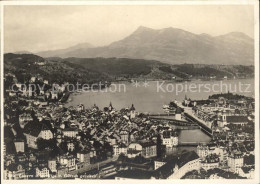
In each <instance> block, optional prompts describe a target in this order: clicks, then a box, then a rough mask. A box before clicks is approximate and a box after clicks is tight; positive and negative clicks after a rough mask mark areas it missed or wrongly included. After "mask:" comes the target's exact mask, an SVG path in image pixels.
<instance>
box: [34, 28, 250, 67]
mask: <svg viewBox="0 0 260 184" xmlns="http://www.w3.org/2000/svg"><path fill="white" fill-rule="evenodd" d="M50 53H51V54H50ZM37 55H40V56H42V57H53V56H58V57H62V58H66V57H78V58H95V57H104V58H111V57H117V58H131V59H148V60H158V61H161V62H164V63H168V64H182V63H190V64H231V65H253V64H254V40H253V39H252V38H250V37H249V36H247V35H246V34H244V33H240V32H231V33H228V34H225V35H221V36H215V37H214V36H211V35H208V34H205V33H203V34H194V33H191V32H188V31H185V30H182V29H177V28H172V27H169V28H164V29H158V30H157V29H151V28H147V27H143V26H140V27H139V28H138V29H137V30H136V31H134V32H133V33H132V34H131V35H129V36H127V37H126V38H124V39H122V40H119V41H116V42H113V43H111V44H110V45H108V46H104V47H85V48H83V47H79V48H73V47H72V48H67V49H65V50H62V52H60V51H49V52H40V53H37Z"/></svg>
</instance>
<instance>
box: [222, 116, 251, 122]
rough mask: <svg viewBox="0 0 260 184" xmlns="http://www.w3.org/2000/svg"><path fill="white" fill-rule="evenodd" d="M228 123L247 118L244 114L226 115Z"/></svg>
mask: <svg viewBox="0 0 260 184" xmlns="http://www.w3.org/2000/svg"><path fill="white" fill-rule="evenodd" d="M227 122H228V123H240V122H241V123H242V122H248V118H247V117H246V116H227Z"/></svg>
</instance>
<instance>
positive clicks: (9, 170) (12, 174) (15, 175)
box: [4, 163, 25, 180]
mask: <svg viewBox="0 0 260 184" xmlns="http://www.w3.org/2000/svg"><path fill="white" fill-rule="evenodd" d="M24 177H25V169H24V167H23V165H21V164H16V163H11V164H9V165H8V166H7V167H6V168H5V170H4V179H6V180H17V179H23V178H24Z"/></svg>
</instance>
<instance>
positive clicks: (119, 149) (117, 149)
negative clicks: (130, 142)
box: [113, 143, 127, 156]
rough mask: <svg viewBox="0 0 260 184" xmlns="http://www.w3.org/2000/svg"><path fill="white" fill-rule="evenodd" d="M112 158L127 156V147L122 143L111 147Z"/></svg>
mask: <svg viewBox="0 0 260 184" xmlns="http://www.w3.org/2000/svg"><path fill="white" fill-rule="evenodd" d="M113 151H114V156H118V155H120V154H124V155H127V146H126V145H125V144H124V143H119V144H117V145H114V146H113Z"/></svg>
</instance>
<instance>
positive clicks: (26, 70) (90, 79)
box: [4, 53, 110, 84]
mask: <svg viewBox="0 0 260 184" xmlns="http://www.w3.org/2000/svg"><path fill="white" fill-rule="evenodd" d="M4 70H5V73H8V72H12V73H14V74H15V75H16V77H17V79H18V82H24V81H27V80H28V79H30V77H31V76H36V75H40V76H41V77H43V78H44V79H47V80H49V81H50V82H51V83H53V82H56V83H64V82H69V83H76V82H79V83H88V84H92V83H95V82H99V81H109V80H110V79H109V77H108V76H106V75H104V74H102V73H100V72H98V71H92V70H88V69H85V68H82V67H81V66H80V65H77V64H73V63H66V62H64V61H60V62H57V61H55V60H46V59H44V58H42V57H39V56H37V55H33V54H11V53H9V54H5V55H4Z"/></svg>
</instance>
